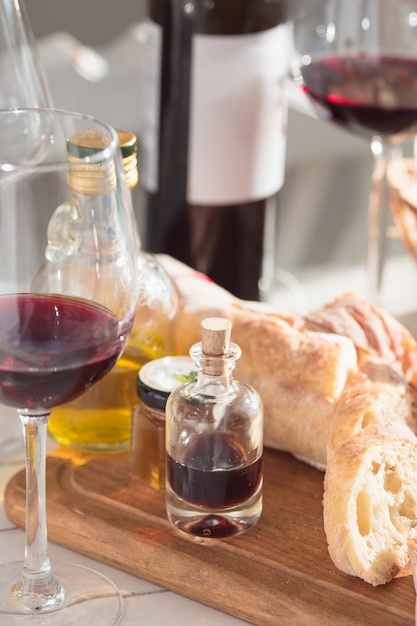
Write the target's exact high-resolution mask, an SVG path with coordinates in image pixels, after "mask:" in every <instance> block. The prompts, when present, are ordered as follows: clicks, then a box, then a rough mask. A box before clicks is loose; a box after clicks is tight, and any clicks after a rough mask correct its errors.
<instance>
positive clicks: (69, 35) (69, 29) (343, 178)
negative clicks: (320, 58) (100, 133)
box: [26, 0, 372, 300]
mask: <svg viewBox="0 0 417 626" xmlns="http://www.w3.org/2000/svg"><path fill="white" fill-rule="evenodd" d="M26 7H27V11H28V14H29V18H30V21H31V25H32V28H33V31H34V33H35V36H36V38H37V41H38V46H39V51H40V55H41V58H42V62H43V65H44V68H45V70H46V74H47V78H48V80H49V84H50V87H51V91H52V97H53V101H54V104H55V106H58V107H65V108H70V109H71V108H72V109H74V110H78V111H82V112H85V113H90V114H92V115H95V116H97V117H99V118H101V119H103V120H105V121H107V122H109V123H111V124H113V125H115V126H117V127H120V128H125V129H127V130H131V131H133V132H135V133H136V134H140V132H141V97H140V96H141V78H140V77H141V28H140V20H141V19H142V17H143V15H144V10H145V0H137V1H136V2H132V1H131V0H118V1H117V2H114V1H113V0H88V1H87V2H86V1H85V0H83V1H82V0H73V1H72V2H71V3H65V2H56V0H30V1H27V2H26ZM288 93H289V114H288V127H287V159H286V175H285V182H284V186H283V188H282V190H281V192H280V193H279V196H278V207H277V220H276V232H275V237H274V245H275V246H276V247H275V261H274V262H275V264H276V266H277V272H276V275H277V284H278V285H281V284H284V287H285V283H286V280H287V279H288V280H289V281H290V282H291V280H292V277H297V278H300V279H302V280H304V279H305V277H306V276H308V277H311V279H312V285H313V286H312V290H314V284H315V279H317V280H319V279H320V280H322V278H323V276H324V275H325V274H326V273H328V272H330V274H332V272H334V271H335V270H337V271H339V269H340V268H342V269H343V268H344V267H351V266H352V265H354V266H356V265H358V266H361V265H363V263H364V261H365V250H366V227H367V207H368V194H369V190H370V179H371V170H372V159H371V154H370V149H369V144H368V142H366V141H365V140H362V139H360V138H356V137H352V136H351V134H348V133H345V132H343V131H342V130H339V129H338V128H335V127H334V126H333V125H331V124H326V123H324V122H322V121H318V120H315V119H314V117H313V116H312V114H311V111H310V109H309V108H308V105H307V103H306V102H305V100H304V98H303V97H302V96H301V95H300V94H299V93H298V91H297V90H296V88H295V87H294V86H293V85H292V83H289V90H288ZM139 171H140V163H139ZM134 203H135V211H136V214H137V217H138V222H139V226H141V219H142V215H141V210H140V191H139V190H136V192H135V196H134ZM339 287H341V286H340V285H338V289H339ZM339 290H340V289H339ZM310 300H311V298H310Z"/></svg>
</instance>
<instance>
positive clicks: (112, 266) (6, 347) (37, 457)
mask: <svg viewBox="0 0 417 626" xmlns="http://www.w3.org/2000/svg"><path fill="white" fill-rule="evenodd" d="M0 136H1V137H2V141H1V142H0V402H3V403H4V404H6V405H8V406H11V407H14V408H15V409H16V410H17V413H18V414H19V415H20V419H21V422H22V425H23V429H24V434H25V445H26V458H27V461H26V493H27V496H26V497H27V501H26V543H25V555H24V561H23V563H13V564H9V565H3V566H0V615H1V617H0V621H1V623H3V620H4V623H7V625H8V626H11V625H13V624H29V623H30V624H31V625H34V626H36V624H39V625H41V624H42V626H56V625H57V624H59V625H60V626H61V625H63V624H65V626H69V625H72V624H74V625H75V624H76V625H77V626H82V625H85V626H87V625H88V626H91V625H92V624H94V626H109V625H113V624H116V623H117V622H118V621H119V619H120V616H121V613H122V599H121V595H120V593H119V592H118V590H117V589H116V588H115V586H114V585H113V584H112V583H111V581H109V580H108V579H107V578H106V577H104V576H102V575H101V574H99V573H96V572H94V571H92V570H90V569H87V568H83V567H80V566H76V565H70V564H56V565H55V567H54V570H52V569H51V566H50V562H49V558H48V550H47V529H46V510H45V509H46V494H45V462H46V452H45V444H46V434H47V421H48V416H49V413H50V411H51V409H52V408H53V407H54V406H57V405H58V404H60V403H62V402H65V401H67V400H70V399H71V398H74V397H76V396H77V395H79V394H81V393H82V392H83V391H84V390H85V389H87V388H88V387H90V386H91V385H92V384H94V383H95V382H96V381H98V380H99V379H100V378H102V377H103V376H104V375H105V374H106V373H107V372H108V371H109V370H110V369H111V367H112V366H113V364H114V363H115V361H116V360H117V358H118V356H119V354H120V352H121V351H122V349H123V347H124V345H125V343H126V340H127V338H128V335H129V332H130V328H131V324H132V320H133V315H134V312H135V308H136V301H137V277H136V255H137V245H138V244H137V241H136V235H135V232H136V230H135V224H134V217H133V210H132V205H131V198H130V193H129V190H128V187H127V184H126V179H125V177H124V173H123V166H122V162H121V157H120V150H119V145H118V137H117V133H116V132H115V131H114V130H113V128H111V127H109V126H107V125H106V124H103V123H101V122H98V121H96V120H94V119H93V118H91V117H88V116H83V115H78V114H75V113H69V112H64V111H53V110H50V109H26V110H25V109H22V110H19V109H16V110H12V111H6V110H2V111H0ZM51 260H53V263H54V280H53V281H51V282H49V281H48V280H42V281H39V280H37V278H36V276H37V274H38V271H39V268H40V267H42V268H43V270H44V272H43V275H45V263H46V265H47V264H48V263H49V262H51ZM56 264H60V272H59V273H58V274H59V276H57V272H56V271H55V269H56ZM46 269H47V267H46ZM46 276H47V271H46ZM92 532H93V529H92Z"/></svg>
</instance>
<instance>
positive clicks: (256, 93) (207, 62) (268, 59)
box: [187, 24, 292, 205]
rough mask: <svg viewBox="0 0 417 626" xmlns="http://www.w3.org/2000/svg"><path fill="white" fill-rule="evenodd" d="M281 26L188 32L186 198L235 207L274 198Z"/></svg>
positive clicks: (279, 151) (283, 65)
mask: <svg viewBox="0 0 417 626" xmlns="http://www.w3.org/2000/svg"><path fill="white" fill-rule="evenodd" d="M291 49H292V40H291V30H290V25H289V24H281V25H279V26H276V27H275V28H271V29H270V30H267V31H264V32H261V33H254V34H249V35H234V36H218V35H216V36H213V35H196V36H195V37H194V39H193V48H192V70H191V72H192V73H191V113H190V134H189V155H188V163H189V170H188V190H187V193H188V201H189V202H190V203H192V204H214V205H216V204H217V205H218V204H235V203H239V202H247V201H251V200H257V199H261V198H267V197H268V196H271V195H273V194H274V193H276V192H277V191H278V190H279V189H280V187H281V186H282V183H283V179H284V166H285V137H286V118H287V106H286V99H285V92H284V86H283V79H284V77H285V76H286V75H287V72H288V66H289V61H290V58H289V57H290V52H291Z"/></svg>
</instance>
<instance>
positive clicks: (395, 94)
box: [292, 0, 417, 301]
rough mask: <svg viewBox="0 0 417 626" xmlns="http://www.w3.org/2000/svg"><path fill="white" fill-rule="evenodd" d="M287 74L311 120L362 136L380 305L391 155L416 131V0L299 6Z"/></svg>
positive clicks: (372, 267)
mask: <svg viewBox="0 0 417 626" xmlns="http://www.w3.org/2000/svg"><path fill="white" fill-rule="evenodd" d="M294 43H295V49H296V55H295V58H294V61H293V66H292V74H293V77H294V79H295V81H296V83H297V84H298V85H299V86H300V87H301V89H302V90H303V92H304V93H305V94H307V96H308V98H309V100H310V101H311V103H312V105H313V107H314V110H315V112H316V114H317V116H318V117H320V118H322V119H324V120H329V121H331V122H333V123H335V124H338V125H339V126H341V127H342V128H344V129H346V130H347V131H349V132H352V133H357V134H359V135H361V136H363V137H366V138H369V140H370V143H371V148H372V154H373V157H374V172H373V178H372V189H371V194H370V201H369V212H368V250H367V272H368V281H369V296H370V297H371V298H373V299H375V300H377V301H379V300H380V295H381V288H382V279H383V268H384V260H385V255H386V249H385V248H386V244H387V241H386V232H387V223H388V222H387V220H388V217H389V207H388V204H387V198H388V193H387V178H386V170H387V163H388V162H389V159H390V156H391V153H392V150H393V149H394V148H395V146H396V145H399V144H400V143H401V142H403V141H404V140H406V139H407V138H410V136H412V135H413V134H414V133H415V132H416V129H417V0H301V2H300V4H299V9H298V11H297V13H296V16H295V20H294Z"/></svg>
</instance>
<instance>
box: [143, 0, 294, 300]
mask: <svg viewBox="0 0 417 626" xmlns="http://www.w3.org/2000/svg"><path fill="white" fill-rule="evenodd" d="M147 18H148V19H147V23H146V46H145V54H144V67H145V80H144V83H143V85H142V89H143V93H144V96H145V102H144V107H143V111H144V115H143V128H142V133H141V137H140V151H139V163H140V171H141V176H140V184H141V185H142V188H143V190H144V192H145V193H144V194H143V196H144V199H143V202H144V210H145V231H144V233H142V239H143V247H144V248H145V249H146V250H148V251H150V252H163V253H166V254H170V255H172V256H174V257H175V258H177V259H179V260H181V261H183V262H184V263H187V264H188V265H190V266H191V267H193V268H195V269H196V270H198V271H201V272H203V273H205V274H207V275H208V276H209V277H210V278H212V279H213V280H214V281H215V282H216V283H218V284H219V285H221V286H223V287H225V288H226V289H228V290H229V291H230V292H232V293H233V294H234V295H236V296H238V297H240V298H244V299H252V300H258V299H259V281H260V278H261V276H262V267H263V256H264V235H265V217H266V211H267V203H268V201H271V199H272V201H273V199H274V196H275V194H276V193H277V192H278V191H279V189H280V188H281V186H282V183H283V177H284V161H285V129H286V100H285V92H284V86H283V79H284V77H285V76H286V74H287V68H288V64H289V56H290V51H291V30H290V23H289V21H288V18H287V0H226V1H225V0H188V1H187V0H148V14H147Z"/></svg>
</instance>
